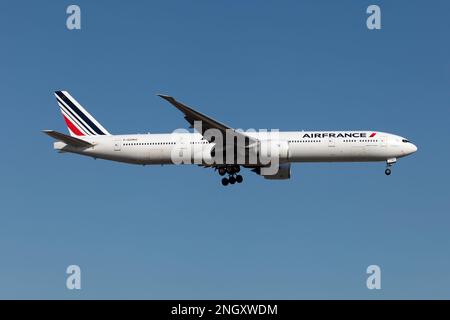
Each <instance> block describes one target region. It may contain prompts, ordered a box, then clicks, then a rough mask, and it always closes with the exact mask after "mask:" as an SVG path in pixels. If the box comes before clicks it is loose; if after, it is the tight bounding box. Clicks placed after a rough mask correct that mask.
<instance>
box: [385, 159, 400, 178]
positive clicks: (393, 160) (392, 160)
mask: <svg viewBox="0 0 450 320" xmlns="http://www.w3.org/2000/svg"><path fill="white" fill-rule="evenodd" d="M396 162H397V159H396V158H392V159H387V160H386V170H384V174H385V175H387V176H389V175H391V173H392V172H391V169H389V168H390V167H392V165H393V164H394V163H396Z"/></svg>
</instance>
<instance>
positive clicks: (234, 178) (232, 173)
mask: <svg viewBox="0 0 450 320" xmlns="http://www.w3.org/2000/svg"><path fill="white" fill-rule="evenodd" d="M218 171H219V174H220V175H221V176H224V175H225V174H228V178H226V177H224V178H222V185H224V186H227V185H228V184H235V183H236V182H237V183H242V181H244V178H242V176H241V175H240V174H237V173H238V172H239V171H241V168H240V167H239V166H237V165H236V166H226V167H220V168H219V169H218Z"/></svg>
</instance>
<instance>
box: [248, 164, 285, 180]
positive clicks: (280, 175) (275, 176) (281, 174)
mask: <svg viewBox="0 0 450 320" xmlns="http://www.w3.org/2000/svg"><path fill="white" fill-rule="evenodd" d="M266 169H267V168H255V169H253V170H252V171H254V172H256V173H257V174H259V175H261V176H263V177H264V179H269V180H286V179H290V178H291V164H290V163H280V164H279V165H278V168H277V169H278V170H274V168H271V169H270V170H266ZM274 171H276V172H274Z"/></svg>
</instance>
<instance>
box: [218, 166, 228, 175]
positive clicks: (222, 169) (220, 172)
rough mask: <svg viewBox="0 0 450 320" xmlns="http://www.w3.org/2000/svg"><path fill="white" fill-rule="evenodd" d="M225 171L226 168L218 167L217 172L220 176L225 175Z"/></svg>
mask: <svg viewBox="0 0 450 320" xmlns="http://www.w3.org/2000/svg"><path fill="white" fill-rule="evenodd" d="M225 173H227V169H225V168H219V174H220V175H221V176H223V175H225Z"/></svg>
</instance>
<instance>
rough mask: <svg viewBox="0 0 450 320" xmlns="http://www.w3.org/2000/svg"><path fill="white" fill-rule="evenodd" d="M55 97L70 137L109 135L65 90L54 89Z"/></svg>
mask: <svg viewBox="0 0 450 320" xmlns="http://www.w3.org/2000/svg"><path fill="white" fill-rule="evenodd" d="M55 97H56V101H57V102H58V105H59V108H60V109H61V112H62V115H63V118H64V121H65V122H66V125H67V129H68V130H69V133H70V135H71V136H72V137H77V136H98V135H110V133H109V132H108V131H107V130H106V129H105V128H103V126H102V125H101V124H100V123H99V122H98V121H97V120H95V118H94V117H93V116H91V115H90V114H89V112H87V111H86V109H84V108H83V107H82V106H81V105H80V104H79V103H78V102H77V101H76V100H75V99H74V98H73V97H72V96H71V95H70V94H69V93H68V92H67V91H55Z"/></svg>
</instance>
